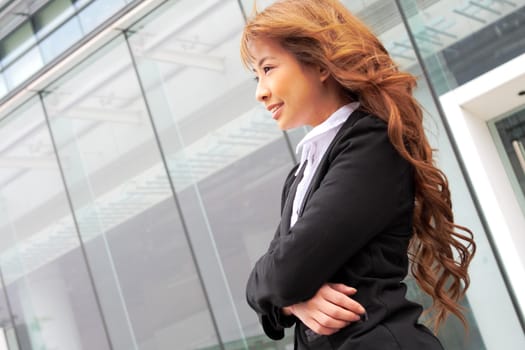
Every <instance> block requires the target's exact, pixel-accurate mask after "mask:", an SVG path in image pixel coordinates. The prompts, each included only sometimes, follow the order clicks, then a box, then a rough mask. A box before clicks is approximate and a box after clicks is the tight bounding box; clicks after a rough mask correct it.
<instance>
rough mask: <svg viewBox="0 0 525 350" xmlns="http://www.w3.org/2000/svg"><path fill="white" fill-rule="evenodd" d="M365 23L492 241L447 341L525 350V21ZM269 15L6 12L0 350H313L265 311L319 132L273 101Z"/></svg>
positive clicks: (481, 14) (433, 13) (524, 17)
mask: <svg viewBox="0 0 525 350" xmlns="http://www.w3.org/2000/svg"><path fill="white" fill-rule="evenodd" d="M343 2H344V3H345V5H346V6H348V8H349V9H350V10H351V11H353V12H354V13H355V14H357V15H358V16H359V17H360V18H362V19H363V20H364V21H365V22H366V23H367V24H368V25H369V26H370V27H371V28H372V29H373V30H374V32H375V33H376V34H378V35H379V37H380V38H381V39H382V41H383V43H384V44H385V47H386V48H387V49H388V50H389V51H390V53H391V54H392V56H393V57H394V58H395V59H396V60H397V62H398V63H399V65H400V66H401V68H402V69H405V70H409V71H411V72H413V73H414V74H416V75H418V76H420V85H419V87H418V90H417V92H416V93H417V96H418V98H419V100H420V102H421V104H422V106H423V107H424V109H425V111H426V115H425V118H426V120H425V122H426V126H427V130H428V136H429V138H430V139H431V141H432V144H433V145H434V146H435V148H436V149H437V151H436V157H437V161H438V163H439V166H440V167H441V168H442V169H443V170H444V171H445V173H446V174H447V176H448V178H449V181H450V186H451V190H452V193H453V204H454V210H455V216H456V220H457V222H458V223H460V224H463V225H465V226H468V227H470V228H471V229H472V230H473V231H474V232H475V238H476V241H477V244H478V251H477V255H476V257H475V259H474V261H473V263H472V270H471V278H472V281H471V287H470V289H469V291H468V293H467V298H466V299H465V301H464V306H465V308H466V310H467V315H468V319H469V321H470V332H469V334H468V335H465V332H464V331H463V329H462V327H461V326H460V324H459V322H458V321H457V320H455V319H453V318H451V319H450V320H449V321H448V323H447V325H446V326H445V327H444V329H443V330H442V332H441V333H440V334H439V336H440V339H441V340H442V341H443V343H444V344H445V347H446V349H472V350H481V349H502V348H503V349H511V350H513V349H525V335H524V317H523V314H524V310H525V294H524V293H523V290H524V288H525V282H524V281H525V150H524V145H525V96H524V95H525V29H523V28H525V0H475V1H474V0H472V1H457V0H396V1H394V0H375V1H373V0H361V1H351V0H347V1H343ZM257 3H258V6H259V8H262V7H264V6H266V5H267V4H269V3H271V1H262V0H260V1H257ZM252 7H253V1H252V0H242V1H241V0H239V1H235V0H202V1H190V0H178V1H175V0H164V1H161V0H143V1H140V0H14V1H6V0H0V272H1V274H0V277H1V286H0V329H1V332H0V350H2V349H9V350H15V349H16V350H37V349H38V350H52V349H53V350H80V349H89V350H92V349H97V350H106V349H108V350H110V349H111V350H117V349H118V350H161V349H166V350H167V349H170V350H171V349H290V348H291V347H292V344H291V337H290V335H288V336H287V337H286V338H285V339H284V340H283V341H280V342H277V343H275V342H271V341H270V340H269V339H267V338H265V337H264V336H263V335H262V329H261V328H260V326H259V324H258V321H257V319H256V317H255V315H254V313H253V312H252V311H251V310H250V309H249V308H248V306H247V304H246V302H245V298H244V286H245V282H246V279H247V276H248V273H249V271H250V268H251V266H252V265H253V263H254V262H255V260H256V259H257V258H258V257H259V256H260V255H261V254H262V253H263V252H264V251H265V249H266V247H267V244H268V243H269V240H270V239H271V236H272V234H273V232H274V228H275V226H276V225H277V221H278V215H279V208H278V203H279V197H280V193H279V191H280V188H281V184H282V182H283V180H284V177H285V175H286V174H287V172H288V170H289V169H290V168H291V166H292V165H293V164H294V163H295V162H296V155H295V151H294V149H295V145H296V144H297V142H298V141H299V140H300V139H301V138H302V136H303V135H305V133H306V132H307V130H306V129H303V128H301V129H296V130H293V131H290V132H286V133H282V132H280V131H279V130H278V128H277V126H276V125H274V123H273V121H272V120H271V118H269V115H268V113H267V112H266V111H265V110H264V109H263V108H261V107H260V106H258V105H257V103H256V102H255V100H254V92H255V83H254V82H253V79H252V76H251V73H250V72H248V71H246V70H245V69H244V68H243V67H242V65H241V63H240V59H239V53H238V47H239V38H240V33H241V30H242V26H243V24H244V21H245V18H246V16H247V15H249V13H250V11H251V9H252ZM407 284H409V285H410V286H412V285H413V281H412V280H411V279H410V278H408V279H407ZM409 297H410V298H413V299H415V300H418V301H420V302H423V303H426V302H428V301H427V300H426V299H425V297H424V296H423V295H421V294H420V293H418V292H417V291H416V289H414V288H412V287H411V288H410V293H409Z"/></svg>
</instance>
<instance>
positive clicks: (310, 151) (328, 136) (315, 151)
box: [290, 102, 359, 227]
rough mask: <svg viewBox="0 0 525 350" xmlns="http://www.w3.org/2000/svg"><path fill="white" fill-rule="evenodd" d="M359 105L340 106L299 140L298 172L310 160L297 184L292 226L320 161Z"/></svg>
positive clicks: (297, 151) (356, 103) (353, 103)
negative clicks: (299, 157)
mask: <svg viewBox="0 0 525 350" xmlns="http://www.w3.org/2000/svg"><path fill="white" fill-rule="evenodd" d="M358 107H359V102H352V103H349V104H347V105H344V106H343V107H341V108H339V109H338V110H337V111H335V112H334V113H333V114H332V115H331V116H329V117H328V118H327V119H326V120H325V121H324V122H322V123H321V124H319V125H317V126H316V127H315V128H313V129H312V130H310V132H309V133H308V134H306V135H305V136H304V137H303V139H302V140H301V142H299V144H298V145H297V148H296V150H295V152H296V153H297V154H299V150H300V149H301V148H302V153H301V165H300V166H299V167H298V168H297V169H298V170H297V172H299V169H301V167H302V166H303V164H304V162H305V161H308V162H307V163H306V167H305V169H304V175H303V178H302V179H301V182H299V184H298V185H297V192H296V193H295V197H294V200H293V207H292V217H291V218H290V227H293V225H294V224H295V222H296V221H297V218H298V213H299V209H300V208H301V204H302V203H303V200H304V196H305V195H306V190H307V189H308V186H309V185H310V182H311V181H312V177H313V175H314V173H315V170H316V169H317V167H318V166H319V163H320V161H321V159H322V158H323V156H324V154H325V152H326V150H327V149H328V146H329V145H330V143H331V142H332V141H333V139H334V137H335V135H336V134H337V132H338V131H339V129H341V126H342V125H343V123H344V122H345V121H346V120H347V119H348V117H349V116H350V114H352V112H353V111H355V110H356V109H357V108H358ZM297 172H296V175H297Z"/></svg>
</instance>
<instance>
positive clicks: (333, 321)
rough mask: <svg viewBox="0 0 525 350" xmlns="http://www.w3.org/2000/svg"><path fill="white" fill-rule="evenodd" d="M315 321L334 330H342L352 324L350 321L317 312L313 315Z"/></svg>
mask: <svg viewBox="0 0 525 350" xmlns="http://www.w3.org/2000/svg"><path fill="white" fill-rule="evenodd" d="M358 317H359V316H358ZM313 319H314V320H315V321H316V322H317V323H318V324H319V325H321V326H322V327H325V328H332V329H341V328H344V327H346V326H348V325H349V324H350V323H351V321H349V320H344V319H339V318H335V317H332V316H330V315H328V314H325V313H323V312H317V313H316V314H315V315H313ZM353 320H354V319H353Z"/></svg>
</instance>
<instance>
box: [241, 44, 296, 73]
mask: <svg viewBox="0 0 525 350" xmlns="http://www.w3.org/2000/svg"><path fill="white" fill-rule="evenodd" d="M247 48H248V52H249V54H250V64H251V65H252V66H258V65H259V63H260V62H261V60H264V59H267V58H277V59H279V58H281V59H282V58H285V57H289V56H291V55H290V53H289V52H288V51H286V50H285V49H284V48H283V47H282V46H281V44H280V43H279V41H278V40H276V39H272V38H254V39H251V40H250V41H249V42H248V44H247Z"/></svg>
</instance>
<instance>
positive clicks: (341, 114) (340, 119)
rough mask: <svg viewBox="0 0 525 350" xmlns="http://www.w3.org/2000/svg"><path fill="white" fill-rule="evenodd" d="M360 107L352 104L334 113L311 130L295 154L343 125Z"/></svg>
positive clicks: (354, 103) (356, 103)
mask: <svg viewBox="0 0 525 350" xmlns="http://www.w3.org/2000/svg"><path fill="white" fill-rule="evenodd" d="M358 107H359V102H351V103H349V104H346V105H344V106H342V107H341V108H339V109H338V110H337V111H335V112H334V113H332V114H331V115H330V116H329V117H328V118H327V119H326V120H325V121H324V122H322V123H321V124H319V125H317V126H316V127H314V128H313V129H312V130H310V131H309V132H308V133H307V134H306V135H305V136H304V137H303V139H302V140H301V141H300V142H299V144H298V145H297V147H296V148H295V152H296V153H297V154H299V150H300V149H301V147H303V146H304V145H305V144H307V143H309V142H311V141H313V140H314V139H315V138H317V137H318V136H319V135H322V134H324V133H325V132H327V131H328V130H331V129H333V128H336V127H338V126H339V125H341V124H343V123H344V122H345V121H346V120H347V119H348V117H349V116H350V114H352V112H353V111H355V110H356V109H357V108H358Z"/></svg>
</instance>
